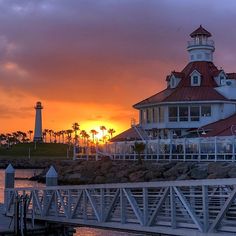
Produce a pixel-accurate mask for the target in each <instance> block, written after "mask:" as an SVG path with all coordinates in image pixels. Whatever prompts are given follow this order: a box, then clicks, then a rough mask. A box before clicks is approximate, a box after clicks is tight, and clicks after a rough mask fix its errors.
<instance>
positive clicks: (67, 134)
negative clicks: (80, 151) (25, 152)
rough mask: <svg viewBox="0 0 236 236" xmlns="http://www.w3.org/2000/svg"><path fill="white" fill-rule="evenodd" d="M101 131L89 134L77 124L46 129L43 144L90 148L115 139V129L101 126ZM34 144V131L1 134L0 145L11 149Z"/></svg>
mask: <svg viewBox="0 0 236 236" xmlns="http://www.w3.org/2000/svg"><path fill="white" fill-rule="evenodd" d="M100 132H101V134H102V135H99V136H98V134H99V131H97V130H95V129H91V130H90V131H89V132H87V131H86V130H80V125H79V124H78V123H77V122H75V123H73V124H72V127H71V129H67V130H60V131H55V130H52V129H44V130H43V132H42V137H43V142H45V143H65V144H72V143H77V142H78V141H80V144H83V145H84V146H88V145H89V144H95V143H98V142H100V143H106V142H108V141H110V140H111V139H112V138H113V135H114V133H115V132H116V131H115V130H114V129H112V128H109V129H107V128H106V127H105V126H100ZM99 137H100V138H99ZM29 142H33V130H28V131H27V132H23V131H16V132H12V133H6V134H0V145H1V146H3V145H4V146H7V147H10V146H12V145H14V144H18V143H29Z"/></svg>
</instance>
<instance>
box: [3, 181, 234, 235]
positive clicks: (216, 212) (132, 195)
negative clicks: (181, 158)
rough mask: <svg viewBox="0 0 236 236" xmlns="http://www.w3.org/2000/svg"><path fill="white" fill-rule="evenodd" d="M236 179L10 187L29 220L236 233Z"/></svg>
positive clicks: (10, 205) (10, 208)
mask: <svg viewBox="0 0 236 236" xmlns="http://www.w3.org/2000/svg"><path fill="white" fill-rule="evenodd" d="M235 184H236V179H219V180H191V181H170V182H148V183H127V184H104V185H84V186H55V187H47V188H39V189H34V188H15V189H8V190H7V191H8V198H7V199H8V200H7V202H6V207H7V213H8V214H11V213H12V211H13V200H14V197H15V196H16V195H26V194H27V195H28V196H29V202H28V204H27V214H28V217H29V218H33V219H40V220H46V221H53V222H62V223H67V224H74V225H87V226H95V227H96V226H99V227H107V228H117V229H124V230H137V231H140V232H141V231H142V232H152V233H154V232H155V233H165V234H173V235H186V236H189V235H195V236H203V235H209V236H213V235H214V236H216V235H221V236H222V235H235V234H236V224H235V222H236V186H235Z"/></svg>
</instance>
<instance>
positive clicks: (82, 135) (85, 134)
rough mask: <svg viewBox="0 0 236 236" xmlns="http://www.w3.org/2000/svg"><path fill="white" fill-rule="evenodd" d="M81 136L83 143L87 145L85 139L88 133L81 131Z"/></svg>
mask: <svg viewBox="0 0 236 236" xmlns="http://www.w3.org/2000/svg"><path fill="white" fill-rule="evenodd" d="M80 136H81V137H82V139H83V143H84V145H85V139H86V136H87V132H86V131H85V130H81V131H80Z"/></svg>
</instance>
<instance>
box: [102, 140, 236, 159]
mask: <svg viewBox="0 0 236 236" xmlns="http://www.w3.org/2000/svg"><path fill="white" fill-rule="evenodd" d="M137 142H143V143H145V144H146V147H145V150H144V151H143V153H142V154H141V158H142V159H145V160H157V161H158V160H169V161H170V160H178V161H235V150H236V138H235V136H226V137H209V138H202V137H201V138H179V139H155V140H154V139H153V140H147V141H145V142H144V141H137ZM134 144H135V141H126V142H115V143H107V144H106V145H100V146H98V148H97V150H99V155H100V156H102V154H103V155H105V154H106V155H107V156H109V157H111V158H112V159H114V160H127V159H128V160H136V159H137V158H138V155H137V153H136V152H135V149H134ZM106 155H105V156H106Z"/></svg>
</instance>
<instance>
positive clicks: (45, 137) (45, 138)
mask: <svg viewBox="0 0 236 236" xmlns="http://www.w3.org/2000/svg"><path fill="white" fill-rule="evenodd" d="M48 133H49V130H48V129H44V130H43V136H44V142H45V143H46V142H47V134H48Z"/></svg>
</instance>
